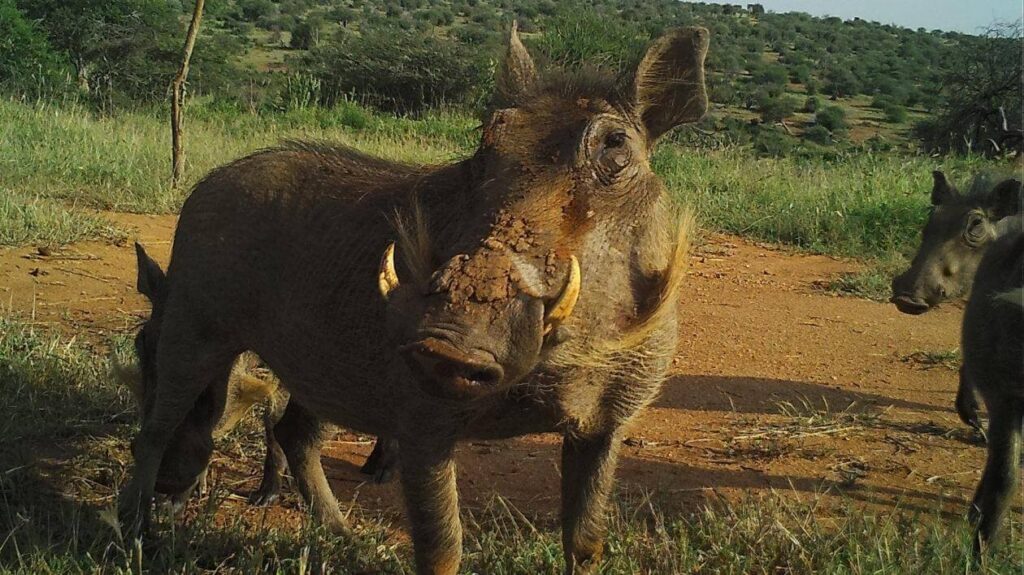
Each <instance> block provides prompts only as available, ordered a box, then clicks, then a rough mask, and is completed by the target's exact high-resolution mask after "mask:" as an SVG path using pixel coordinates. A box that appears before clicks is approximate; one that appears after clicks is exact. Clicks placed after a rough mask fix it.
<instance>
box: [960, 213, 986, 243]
mask: <svg viewBox="0 0 1024 575" xmlns="http://www.w3.org/2000/svg"><path fill="white" fill-rule="evenodd" d="M987 233H988V230H987V229H986V226H985V218H984V217H982V216H981V214H976V213H972V214H970V215H968V216H967V226H966V227H965V228H964V241H965V242H967V245H970V246H977V245H978V244H980V243H981V242H982V241H984V240H985V236H986V235H987Z"/></svg>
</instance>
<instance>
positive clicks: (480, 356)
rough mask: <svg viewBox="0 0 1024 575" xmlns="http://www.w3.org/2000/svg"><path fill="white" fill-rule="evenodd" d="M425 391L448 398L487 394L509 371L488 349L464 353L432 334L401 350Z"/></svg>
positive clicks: (467, 397) (465, 397) (466, 397)
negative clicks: (503, 367)
mask: <svg viewBox="0 0 1024 575" xmlns="http://www.w3.org/2000/svg"><path fill="white" fill-rule="evenodd" d="M401 353H402V357H403V359H405V362H406V363H407V364H408V365H409V368H410V369H411V370H412V371H413V373H414V374H416V376H417V377H418V378H419V380H420V382H421V383H422V384H423V386H424V391H426V392H427V393H429V394H430V395H434V396H437V397H443V398H446V399H469V398H472V397H476V396H477V395H480V394H482V393H486V392H487V391H488V390H489V389H492V388H494V387H496V386H497V385H499V384H500V383H501V381H502V379H504V376H505V370H504V369H502V367H501V365H499V364H498V362H496V361H494V360H493V359H492V358H490V357H488V355H489V354H486V353H484V352H475V353H474V352H470V353H467V352H464V351H462V350H460V349H458V348H456V347H455V346H454V345H451V344H450V343H448V342H446V341H444V340H441V339H438V338H434V337H428V338H426V339H423V340H421V341H418V342H416V343H412V344H408V345H405V346H403V347H402V349H401Z"/></svg>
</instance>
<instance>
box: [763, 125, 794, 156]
mask: <svg viewBox="0 0 1024 575" xmlns="http://www.w3.org/2000/svg"><path fill="white" fill-rule="evenodd" d="M792 151H793V139H792V138H790V137H789V136H787V135H786V134H783V133H782V132H780V131H778V130H773V129H767V130H761V131H760V132H758V134H757V135H756V136H754V152H756V153H757V155H759V156H765V157H771V158H782V157H785V156H787V155H789V153H790V152H792Z"/></svg>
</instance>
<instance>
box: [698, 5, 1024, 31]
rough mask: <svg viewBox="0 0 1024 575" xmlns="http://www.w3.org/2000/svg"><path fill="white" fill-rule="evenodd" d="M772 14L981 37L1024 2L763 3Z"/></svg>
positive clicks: (1017, 13)
mask: <svg viewBox="0 0 1024 575" xmlns="http://www.w3.org/2000/svg"><path fill="white" fill-rule="evenodd" d="M705 1H710V2H711V3H714V4H741V5H743V6H746V5H747V4H753V3H754V1H752V0H742V1H739V0H733V1H720V0H705ZM757 3H759V4H761V5H762V6H764V7H765V10H768V11H769V12H780V13H781V12H806V13H808V14H811V15H814V16H838V17H840V18H842V19H844V20H848V19H850V18H853V17H855V16H857V17H860V18H861V19H863V20H871V21H874V22H881V23H882V24H896V25H899V26H903V27H906V28H913V29H917V28H925V29H926V30H934V29H939V30H954V31H957V32H965V33H968V34H977V33H979V32H981V31H983V30H984V28H985V27H986V26H988V25H989V24H991V23H993V22H995V21H997V20H998V21H1003V22H1015V21H1016V20H1018V19H1019V18H1021V17H1022V16H1024V0H817V1H815V0H760V1H759V2H757Z"/></svg>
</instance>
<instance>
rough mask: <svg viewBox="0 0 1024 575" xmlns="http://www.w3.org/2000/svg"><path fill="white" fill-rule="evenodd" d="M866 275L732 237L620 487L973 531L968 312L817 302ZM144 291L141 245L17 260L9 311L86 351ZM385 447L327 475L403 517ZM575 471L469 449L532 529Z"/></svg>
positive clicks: (696, 260) (0, 258) (637, 437)
mask: <svg viewBox="0 0 1024 575" xmlns="http://www.w3.org/2000/svg"><path fill="white" fill-rule="evenodd" d="M109 217H111V218H112V219H116V220H117V221H118V222H119V223H120V224H122V225H125V226H128V227H132V228H135V229H136V231H137V237H138V238H139V239H140V240H141V241H142V242H143V243H144V244H145V245H146V247H147V249H148V250H149V252H150V253H151V254H152V255H153V256H154V257H156V258H157V259H158V261H160V262H161V263H163V264H166V262H167V259H168V256H169V251H170V241H171V237H172V235H173V228H174V222H175V220H174V218H173V217H169V216H133V215H124V214H110V215H109ZM854 267H856V264H854V263H851V262H845V261H840V260H835V259H831V258H827V257H821V256H808V255H802V254H797V253H792V252H788V251H784V250H779V249H775V248H771V247H768V246H760V245H755V244H752V243H750V242H747V241H745V240H742V239H737V238H733V237H727V236H719V235H712V236H710V237H709V238H707V242H705V243H704V244H703V245H702V246H700V247H698V248H697V249H695V250H694V254H693V256H692V266H691V270H690V272H689V278H688V281H687V282H686V286H685V288H684V290H683V299H684V301H683V305H682V315H681V317H680V333H681V336H682V337H681V340H682V342H683V345H682V347H681V349H680V351H679V355H678V357H677V358H676V361H675V374H674V375H673V377H672V378H671V380H670V381H669V382H668V383H667V384H666V385H665V387H664V391H663V393H662V395H661V398H660V399H659V400H658V401H657V402H656V403H655V405H654V406H653V407H652V408H651V409H648V410H647V411H646V412H645V413H644V414H643V416H642V417H640V418H639V420H638V421H637V423H636V424H635V425H634V426H633V428H632V430H631V432H630V434H629V439H628V440H627V442H626V446H625V447H624V449H623V452H622V463H621V466H620V470H619V474H618V475H619V479H620V485H621V489H624V490H629V491H644V492H650V493H653V494H654V496H655V497H657V498H658V500H659V501H660V502H661V503H662V504H663V505H666V506H668V507H673V506H679V507H680V508H687V507H690V506H691V505H692V504H693V503H695V502H699V501H701V500H705V499H708V498H712V497H718V496H724V497H727V498H730V499H731V498H735V497H739V496H742V495H743V494H746V493H755V494H756V493H758V492H763V491H764V490H768V489H771V490H776V491H779V492H785V493H792V494H793V496H796V497H809V496H812V495H814V494H827V495H826V497H825V501H832V502H836V501H839V499H837V498H836V497H835V496H836V495H838V494H842V495H843V496H844V499H847V500H852V501H854V502H856V503H861V502H862V503H864V504H866V505H867V507H868V508H870V509H876V510H880V509H882V508H883V507H884V508H891V506H892V505H893V504H896V503H898V505H899V506H900V507H901V508H902V509H905V510H911V511H913V510H920V511H925V510H934V509H936V508H938V507H940V506H941V508H942V509H944V510H945V512H946V513H948V514H951V515H955V516H960V515H961V514H962V513H963V511H964V510H965V509H966V501H967V500H968V498H969V497H970V496H971V494H972V492H973V489H974V486H975V484H976V483H977V481H978V478H979V475H980V473H979V469H980V467H981V464H982V462H983V461H984V447H983V445H982V444H981V443H980V442H979V441H978V440H977V438H975V437H974V435H973V434H972V433H971V432H969V431H968V430H967V429H965V428H964V427H963V426H962V425H961V424H960V422H959V421H958V420H957V417H956V415H955V413H954V412H953V410H952V404H953V398H954V394H955V390H956V382H957V373H956V371H955V366H949V365H943V364H942V362H941V361H938V363H936V360H943V359H948V357H945V358H944V355H945V356H948V354H949V352H950V351H951V350H954V349H956V348H957V347H958V345H959V342H958V340H959V333H958V332H959V322H960V316H961V313H962V310H961V308H960V307H959V306H957V305H950V306H945V307H943V308H940V309H938V310H936V311H934V312H931V313H929V314H927V315H924V316H920V317H909V316H905V315H901V314H899V313H898V312H897V311H896V309H895V308H894V307H892V306H891V305H888V304H881V303H875V302H870V301H866V300H860V299H854V298H845V297H836V296H834V295H831V294H829V293H827V292H825V291H824V290H822V289H820V288H819V287H816V286H817V285H819V284H820V283H821V282H823V281H824V280H827V279H828V278H830V277H834V276H835V275H836V274H839V273H842V272H843V271H849V270H851V269H853V268H854ZM134 281H135V263H134V252H133V250H132V248H131V245H130V243H129V244H127V245H125V246H110V245H106V244H101V243H85V244H79V245H75V246H69V247H67V248H63V249H60V250H53V251H48V250H37V249H36V248H18V249H3V250H0V307H2V308H4V310H5V311H7V312H9V311H13V312H14V313H17V314H18V315H19V316H20V317H22V318H23V319H25V320H27V321H31V322H35V323H36V324H37V325H41V326H51V327H54V328H57V329H60V330H62V331H64V332H66V333H68V334H75V335H78V336H79V337H83V336H86V337H92V338H97V339H102V337H103V336H105V335H106V334H109V333H112V332H124V331H130V330H131V329H132V328H133V327H134V326H135V325H137V323H138V322H139V320H140V318H141V317H144V316H145V315H146V314H147V313H148V306H147V305H146V302H145V300H143V299H142V298H141V297H139V296H138V295H136V294H135V290H134ZM370 445H371V444H370V442H369V441H368V438H361V437H358V436H355V435H351V434H345V433H342V434H341V435H339V437H338V440H337V441H334V442H332V443H331V444H330V445H329V447H328V448H327V450H326V459H325V465H326V467H327V473H328V476H329V477H330V479H331V481H332V484H333V487H334V489H335V490H336V491H337V493H338V496H339V499H340V500H341V501H352V500H356V501H358V502H359V503H360V504H361V505H362V507H363V508H364V509H365V510H366V511H367V512H369V513H371V514H376V513H378V512H381V513H385V514H391V513H395V512H397V510H398V509H399V506H400V500H399V497H398V487H397V485H396V484H391V485H384V486H378V485H372V484H366V483H364V479H365V478H364V477H363V476H361V475H360V474H359V473H358V467H359V465H360V464H361V463H362V461H363V459H364V458H365V456H366V455H367V454H368V453H369V449H370ZM558 459H559V454H558V438H557V437H555V436H538V437H528V438H522V439H519V440H514V441H503V442H478V443H470V444H466V445H463V446H462V447H461V448H460V451H459V474H460V489H461V494H462V498H463V500H464V502H465V504H466V505H467V506H468V507H469V508H470V509H472V508H481V507H483V506H485V505H487V503H488V502H489V501H491V500H492V496H493V495H494V494H501V495H503V496H505V497H507V498H508V499H509V500H510V501H511V502H512V503H513V504H515V505H516V506H517V507H518V508H519V509H520V510H522V511H523V512H524V513H525V514H527V515H529V516H533V517H539V518H542V519H543V518H544V517H551V518H553V517H554V515H555V514H556V513H557V509H558V495H557V494H558ZM215 470H216V471H217V473H216V475H217V476H218V477H219V478H221V480H223V481H227V482H228V484H229V485H231V489H232V490H233V491H235V492H237V493H238V494H239V495H245V494H247V493H248V492H249V491H250V490H252V489H254V488H255V486H256V484H257V481H258V477H257V473H258V471H259V460H258V457H253V458H251V460H245V461H239V460H237V459H233V458H230V459H229V458H227V457H224V456H218V457H217V458H216V459H215ZM296 501H297V499H296V497H295V496H294V494H291V495H289V496H288V497H286V499H285V501H284V504H283V505H284V507H278V508H276V509H275V510H271V511H270V513H272V514H273V515H274V516H275V517H281V518H282V520H284V521H294V520H295V518H296V517H297V516H296V514H295V513H294V512H292V511H290V510H294V509H295V508H296V506H297V502H296ZM232 505H237V507H238V511H239V512H243V513H247V514H257V513H264V511H261V510H254V509H251V508H248V507H246V506H245V505H244V504H243V503H241V502H239V503H237V504H235V503H232ZM1018 507H1019V506H1018ZM1018 512H1019V509H1018Z"/></svg>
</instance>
